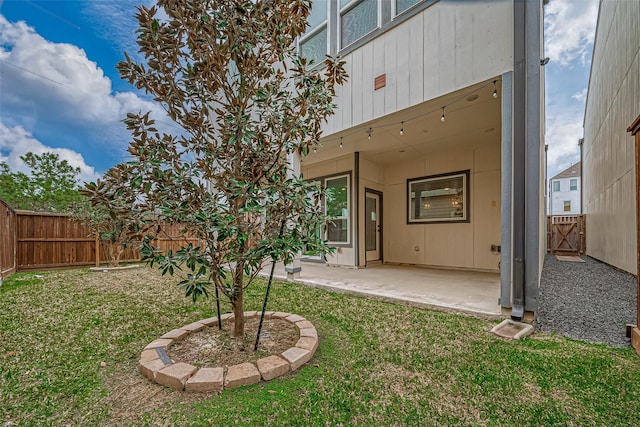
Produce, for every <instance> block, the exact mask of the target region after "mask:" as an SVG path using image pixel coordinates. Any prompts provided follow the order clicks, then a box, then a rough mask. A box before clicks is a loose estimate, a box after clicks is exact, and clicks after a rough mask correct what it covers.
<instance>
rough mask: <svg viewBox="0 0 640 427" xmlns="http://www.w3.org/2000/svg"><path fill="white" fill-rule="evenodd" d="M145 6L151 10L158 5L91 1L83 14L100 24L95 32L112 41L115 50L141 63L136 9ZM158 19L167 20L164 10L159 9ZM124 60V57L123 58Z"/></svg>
mask: <svg viewBox="0 0 640 427" xmlns="http://www.w3.org/2000/svg"><path fill="white" fill-rule="evenodd" d="M140 4H143V5H144V6H145V7H147V8H151V7H152V6H154V5H155V4H156V1H155V0H101V1H95V0H93V1H89V2H87V3H86V4H85V5H84V9H83V13H84V14H85V15H87V16H88V17H89V19H90V20H91V21H93V22H99V23H100V25H98V26H96V28H95V30H96V32H97V33H98V34H100V35H101V37H102V38H103V39H105V40H109V41H111V43H112V44H113V46H114V48H115V50H116V51H117V52H118V53H119V54H122V53H123V52H125V51H126V52H127V54H128V55H129V56H130V57H131V58H132V59H134V60H136V61H138V62H140V61H141V60H142V58H143V56H142V54H140V53H138V49H139V47H138V44H137V43H136V30H137V29H138V20H137V19H136V18H135V15H136V13H137V9H136V7H137V6H138V5H140ZM156 17H157V19H159V20H167V18H168V16H167V14H166V12H165V11H164V9H161V8H158V11H157V13H156ZM123 59H124V57H123Z"/></svg>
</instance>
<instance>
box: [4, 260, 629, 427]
mask: <svg viewBox="0 0 640 427" xmlns="http://www.w3.org/2000/svg"><path fill="white" fill-rule="evenodd" d="M38 274H39V275H40V276H36V275H35V274H27V273H20V274H16V275H13V276H11V277H10V278H9V279H7V280H5V282H4V284H3V286H2V287H1V288H0V425H2V423H5V422H7V421H11V422H12V423H14V425H18V426H29V425H38V426H40V425H55V426H58V425H150V426H156V425H167V426H174V425H247V426H253V425H269V426H278V425H282V426H296V425H301V426H302V425H304V426H321V425H331V426H333V425H381V426H392V425H420V426H423V425H517V424H519V425H545V426H550V425H566V426H572V425H575V426H583V425H593V426H600V425H607V426H628V425H637V419H638V414H640V359H639V358H638V357H637V356H636V355H635V353H634V352H633V350H632V349H630V348H625V349H619V348H612V347H607V346H604V345H598V344H590V343H584V342H580V341H573V340H568V339H564V338H559V337H555V336H550V335H541V334H538V335H535V336H534V337H533V338H528V339H525V340H522V341H514V342H506V341H503V340H501V339H498V338H496V337H494V336H492V335H491V334H489V333H488V331H489V330H490V329H491V327H492V326H493V325H494V324H495V322H490V321H485V320H479V319H474V318H469V317H464V316H458V315H449V314H444V313H437V312H431V311H426V310H420V309H414V308H409V307H403V306H395V305H390V304H386V303H382V302H379V301H373V300H366V299H360V298H355V297H350V296H346V295H339V294H332V293H328V292H324V291H320V290H316V289H310V288H305V287H301V286H299V285H294V284H289V283H280V282H276V283H275V287H274V289H273V291H272V294H271V295H272V297H271V300H270V304H269V308H270V309H273V310H281V311H288V312H292V313H297V314H300V315H302V316H304V317H306V318H308V319H309V320H311V321H312V322H313V323H314V324H315V326H316V328H317V329H318V332H319V335H320V347H319V348H318V350H317V352H316V355H315V356H314V358H313V359H312V361H311V363H310V364H308V365H306V366H305V367H303V368H302V369H301V370H299V371H297V372H296V373H295V374H292V375H288V376H285V377H281V378H279V379H276V380H274V381H271V382H268V383H264V382H263V383H260V384H257V385H253V386H249V387H243V388H239V389H231V390H225V391H224V392H223V393H222V395H216V394H214V395H191V394H185V393H181V392H176V391H173V390H170V389H167V388H163V387H161V386H158V385H155V384H150V383H149V382H148V381H146V380H145V379H144V378H142V377H141V376H140V375H139V374H138V372H137V360H138V358H139V355H140V351H141V349H142V348H143V347H144V346H145V345H146V344H147V343H149V342H150V341H152V340H153V339H155V338H157V337H158V336H160V335H161V334H163V333H164V332H167V331H169V330H171V329H173V328H175V327H179V326H181V325H184V324H187V323H190V322H192V321H196V320H199V319H202V318H205V317H211V316H212V315H213V314H214V313H213V303H212V301H203V302H198V303H197V304H193V303H191V302H190V300H186V299H184V298H182V295H181V291H180V290H179V289H177V288H176V286H175V283H174V282H172V281H171V279H167V278H163V277H161V276H160V275H159V274H157V273H156V272H155V271H152V270H148V269H146V268H144V269H140V270H129V271H122V272H110V273H108V274H107V273H90V272H88V271H87V270H69V271H55V272H45V273H38ZM264 290H265V283H264V282H263V281H260V282H259V283H257V284H256V285H255V286H253V287H251V288H250V289H249V291H248V294H247V298H246V309H247V310H259V309H260V308H261V300H262V297H263V295H264ZM224 307H225V309H226V310H228V309H229V307H228V306H224ZM101 362H104V363H101ZM103 365H104V366H103Z"/></svg>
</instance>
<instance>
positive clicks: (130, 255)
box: [0, 203, 199, 277]
mask: <svg viewBox="0 0 640 427" xmlns="http://www.w3.org/2000/svg"><path fill="white" fill-rule="evenodd" d="M0 215H2V217H1V218H2V222H1V223H0V262H1V264H0V266H1V267H2V277H6V276H8V275H10V274H12V273H14V272H16V271H25V270H42V269H51V268H66V267H77V266H89V265H95V266H98V265H100V264H103V263H106V262H107V261H109V252H108V250H107V249H106V247H105V246H104V245H101V244H100V242H99V240H98V239H97V238H95V237H93V236H92V235H91V234H92V233H91V230H89V228H88V227H86V226H84V225H82V224H80V223H79V222H76V221H72V220H71V217H70V215H68V214H59V213H47V212H30V211H13V210H12V209H11V208H9V207H8V206H7V205H6V204H4V203H0ZM155 234H156V240H154V241H153V242H152V244H153V245H154V246H155V247H157V248H158V249H160V250H162V251H168V250H169V249H171V250H173V251H176V250H177V249H179V248H180V246H183V245H185V244H187V243H193V244H194V245H198V244H199V241H198V239H196V238H191V237H187V236H185V235H184V234H183V233H181V227H180V225H179V224H166V225H162V226H160V227H159V228H158V230H156V232H155ZM133 246H134V247H131V248H128V249H127V250H126V251H125V252H124V253H123V254H122V256H121V258H120V261H121V262H126V261H139V260H140V254H139V253H138V252H137V244H134V245H133Z"/></svg>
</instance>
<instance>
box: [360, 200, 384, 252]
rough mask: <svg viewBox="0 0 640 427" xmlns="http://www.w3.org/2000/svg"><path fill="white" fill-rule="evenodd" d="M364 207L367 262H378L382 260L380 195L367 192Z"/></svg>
mask: <svg viewBox="0 0 640 427" xmlns="http://www.w3.org/2000/svg"><path fill="white" fill-rule="evenodd" d="M364 206H365V207H364V209H365V221H364V229H365V232H364V240H365V250H366V253H367V256H366V260H367V262H368V261H378V260H380V243H381V242H380V233H381V230H380V228H381V225H382V223H381V218H380V195H378V194H375V193H369V192H366V193H365V195H364Z"/></svg>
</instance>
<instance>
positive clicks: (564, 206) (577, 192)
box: [549, 162, 582, 215]
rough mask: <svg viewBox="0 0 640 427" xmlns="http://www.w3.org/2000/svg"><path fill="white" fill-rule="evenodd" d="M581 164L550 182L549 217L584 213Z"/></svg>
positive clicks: (571, 167)
mask: <svg viewBox="0 0 640 427" xmlns="http://www.w3.org/2000/svg"><path fill="white" fill-rule="evenodd" d="M580 170H581V162H578V163H575V164H573V165H571V166H569V167H568V168H567V169H565V170H563V171H562V172H560V173H559V174H557V175H555V176H553V177H552V178H551V179H550V180H549V215H576V214H580V213H582V205H581V196H582V194H581V193H582V192H581V189H582V187H581V182H580V179H581V176H580V175H581V172H580Z"/></svg>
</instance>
